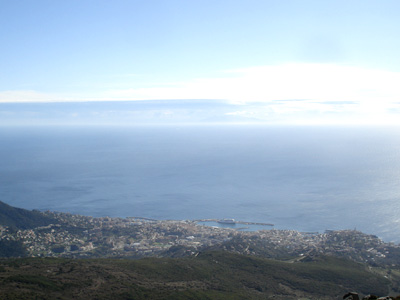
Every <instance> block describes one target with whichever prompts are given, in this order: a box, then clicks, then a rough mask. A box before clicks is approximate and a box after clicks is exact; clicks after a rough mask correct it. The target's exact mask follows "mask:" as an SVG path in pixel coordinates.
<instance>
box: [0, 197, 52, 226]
mask: <svg viewBox="0 0 400 300" xmlns="http://www.w3.org/2000/svg"><path fill="white" fill-rule="evenodd" d="M54 222H57V221H56V220H54V219H52V218H49V217H47V216H45V215H43V214H42V213H41V212H39V211H36V210H27V209H22V208H16V207H12V206H10V205H8V204H6V203H4V202H2V201H0V225H3V226H7V227H11V228H17V229H31V228H35V227H38V226H47V225H49V224H52V223H54Z"/></svg>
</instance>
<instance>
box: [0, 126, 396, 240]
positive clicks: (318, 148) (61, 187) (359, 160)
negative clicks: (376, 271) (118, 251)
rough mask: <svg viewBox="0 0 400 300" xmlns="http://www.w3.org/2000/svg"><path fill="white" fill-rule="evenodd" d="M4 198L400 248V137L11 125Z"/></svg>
mask: <svg viewBox="0 0 400 300" xmlns="http://www.w3.org/2000/svg"><path fill="white" fill-rule="evenodd" d="M0 200H2V201H4V202H6V203H9V204H11V205H13V206H17V207H23V208H27V209H40V210H47V209H50V210H56V211H63V212H71V213H77V214H84V215H91V216H112V217H117V216H119V217H125V216H140V217H149V218H155V219H200V218H218V219H219V218H234V219H237V220H242V221H252V222H268V223H274V224H275V228H278V229H295V230H300V231H319V232H323V231H324V230H326V229H354V228H356V229H357V230H361V231H364V232H366V233H372V234H376V235H378V236H379V237H381V238H383V239H384V240H385V241H394V242H400V213H399V212H400V131H399V128H386V127H379V128H371V127H359V128H347V127H277V126H256V125H252V126H250V125H249V126H233V125H232V126H227V125H225V126H165V127H161V126H159V127H157V126H153V127H152V126H142V127H56V128H45V127H30V128H24V127H8V128H6V127H2V128H0Z"/></svg>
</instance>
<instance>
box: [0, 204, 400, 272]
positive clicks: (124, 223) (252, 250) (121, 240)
mask: <svg viewBox="0 0 400 300" xmlns="http://www.w3.org/2000/svg"><path fill="white" fill-rule="evenodd" d="M43 214H44V215H45V216H47V217H51V218H53V219H55V220H57V222H54V224H50V225H48V226H40V227H37V228H34V229H26V230H21V229H19V230H15V229H12V228H7V227H4V226H3V227H0V241H3V240H4V241H17V242H20V243H21V244H22V245H23V246H24V248H25V249H26V255H27V256H31V257H71V258H93V257H121V258H122V257H126V258H141V257H147V256H153V257H181V256H188V255H198V253H199V252H201V251H204V250H213V249H215V250H227V251H231V252H235V253H241V254H251V255H262V256H266V257H274V258H285V257H297V259H299V260H301V259H309V258H310V257H312V256H314V255H316V254H328V255H337V256H344V257H347V258H351V259H353V260H355V261H359V262H366V263H369V264H384V265H394V264H397V262H398V261H399V257H400V247H399V245H396V244H393V243H384V242H383V241H382V240H380V239H379V238H378V237H376V236H373V235H367V234H364V233H361V232H359V231H355V230H341V231H327V232H324V233H302V232H298V231H294V230H276V229H273V227H272V226H271V227H270V228H269V229H266V230H259V231H242V230H237V229H235V228H219V227H216V226H205V225H200V224H199V223H198V222H196V221H193V220H182V221H177V220H162V221H160V220H151V219H145V218H136V217H130V218H110V217H102V218H94V217H88V216H81V215H74V214H69V213H59V212H50V211H47V212H43ZM238 223H239V222H238Z"/></svg>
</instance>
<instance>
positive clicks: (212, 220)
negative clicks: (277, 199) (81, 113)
mask: <svg viewBox="0 0 400 300" xmlns="http://www.w3.org/2000/svg"><path fill="white" fill-rule="evenodd" d="M221 220H224V219H200V220H193V221H194V222H216V223H221ZM229 224H241V225H259V226H274V224H272V223H263V222H246V221H233V222H232V223H231V222H229Z"/></svg>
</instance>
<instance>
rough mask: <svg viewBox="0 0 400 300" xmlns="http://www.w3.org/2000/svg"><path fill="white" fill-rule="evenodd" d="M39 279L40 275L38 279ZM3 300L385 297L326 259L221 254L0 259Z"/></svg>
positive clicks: (381, 286) (373, 277) (371, 280)
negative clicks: (350, 293) (285, 259)
mask: <svg viewBox="0 0 400 300" xmlns="http://www.w3.org/2000/svg"><path fill="white" fill-rule="evenodd" d="M39 274H40V275H39ZM0 283H1V284H0V294H1V295H2V298H3V299H37V298H40V299H111V298H112V299H268V298H270V297H274V299H299V298H301V297H305V298H309V299H339V298H341V297H342V296H343V294H345V293H346V292H348V291H350V290H356V291H359V292H361V293H364V294H368V293H375V294H378V295H385V294H386V293H387V292H388V290H387V285H388V284H389V281H388V280H387V279H385V278H384V277H382V276H379V275H377V274H373V273H370V272H368V271H367V270H366V269H365V266H364V265H362V264H358V263H354V262H351V261H348V260H343V259H337V258H332V257H320V259H318V260H315V261H312V262H296V263H289V262H282V261H275V260H270V259H264V258H257V257H252V256H245V255H239V254H233V253H228V252H205V253H201V254H199V255H198V256H197V257H187V258H179V259H172V258H146V259H141V260H113V259H95V260H93V259H92V260H90V259H89V260H76V259H75V260H74V259H62V258H19V259H8V260H0Z"/></svg>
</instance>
